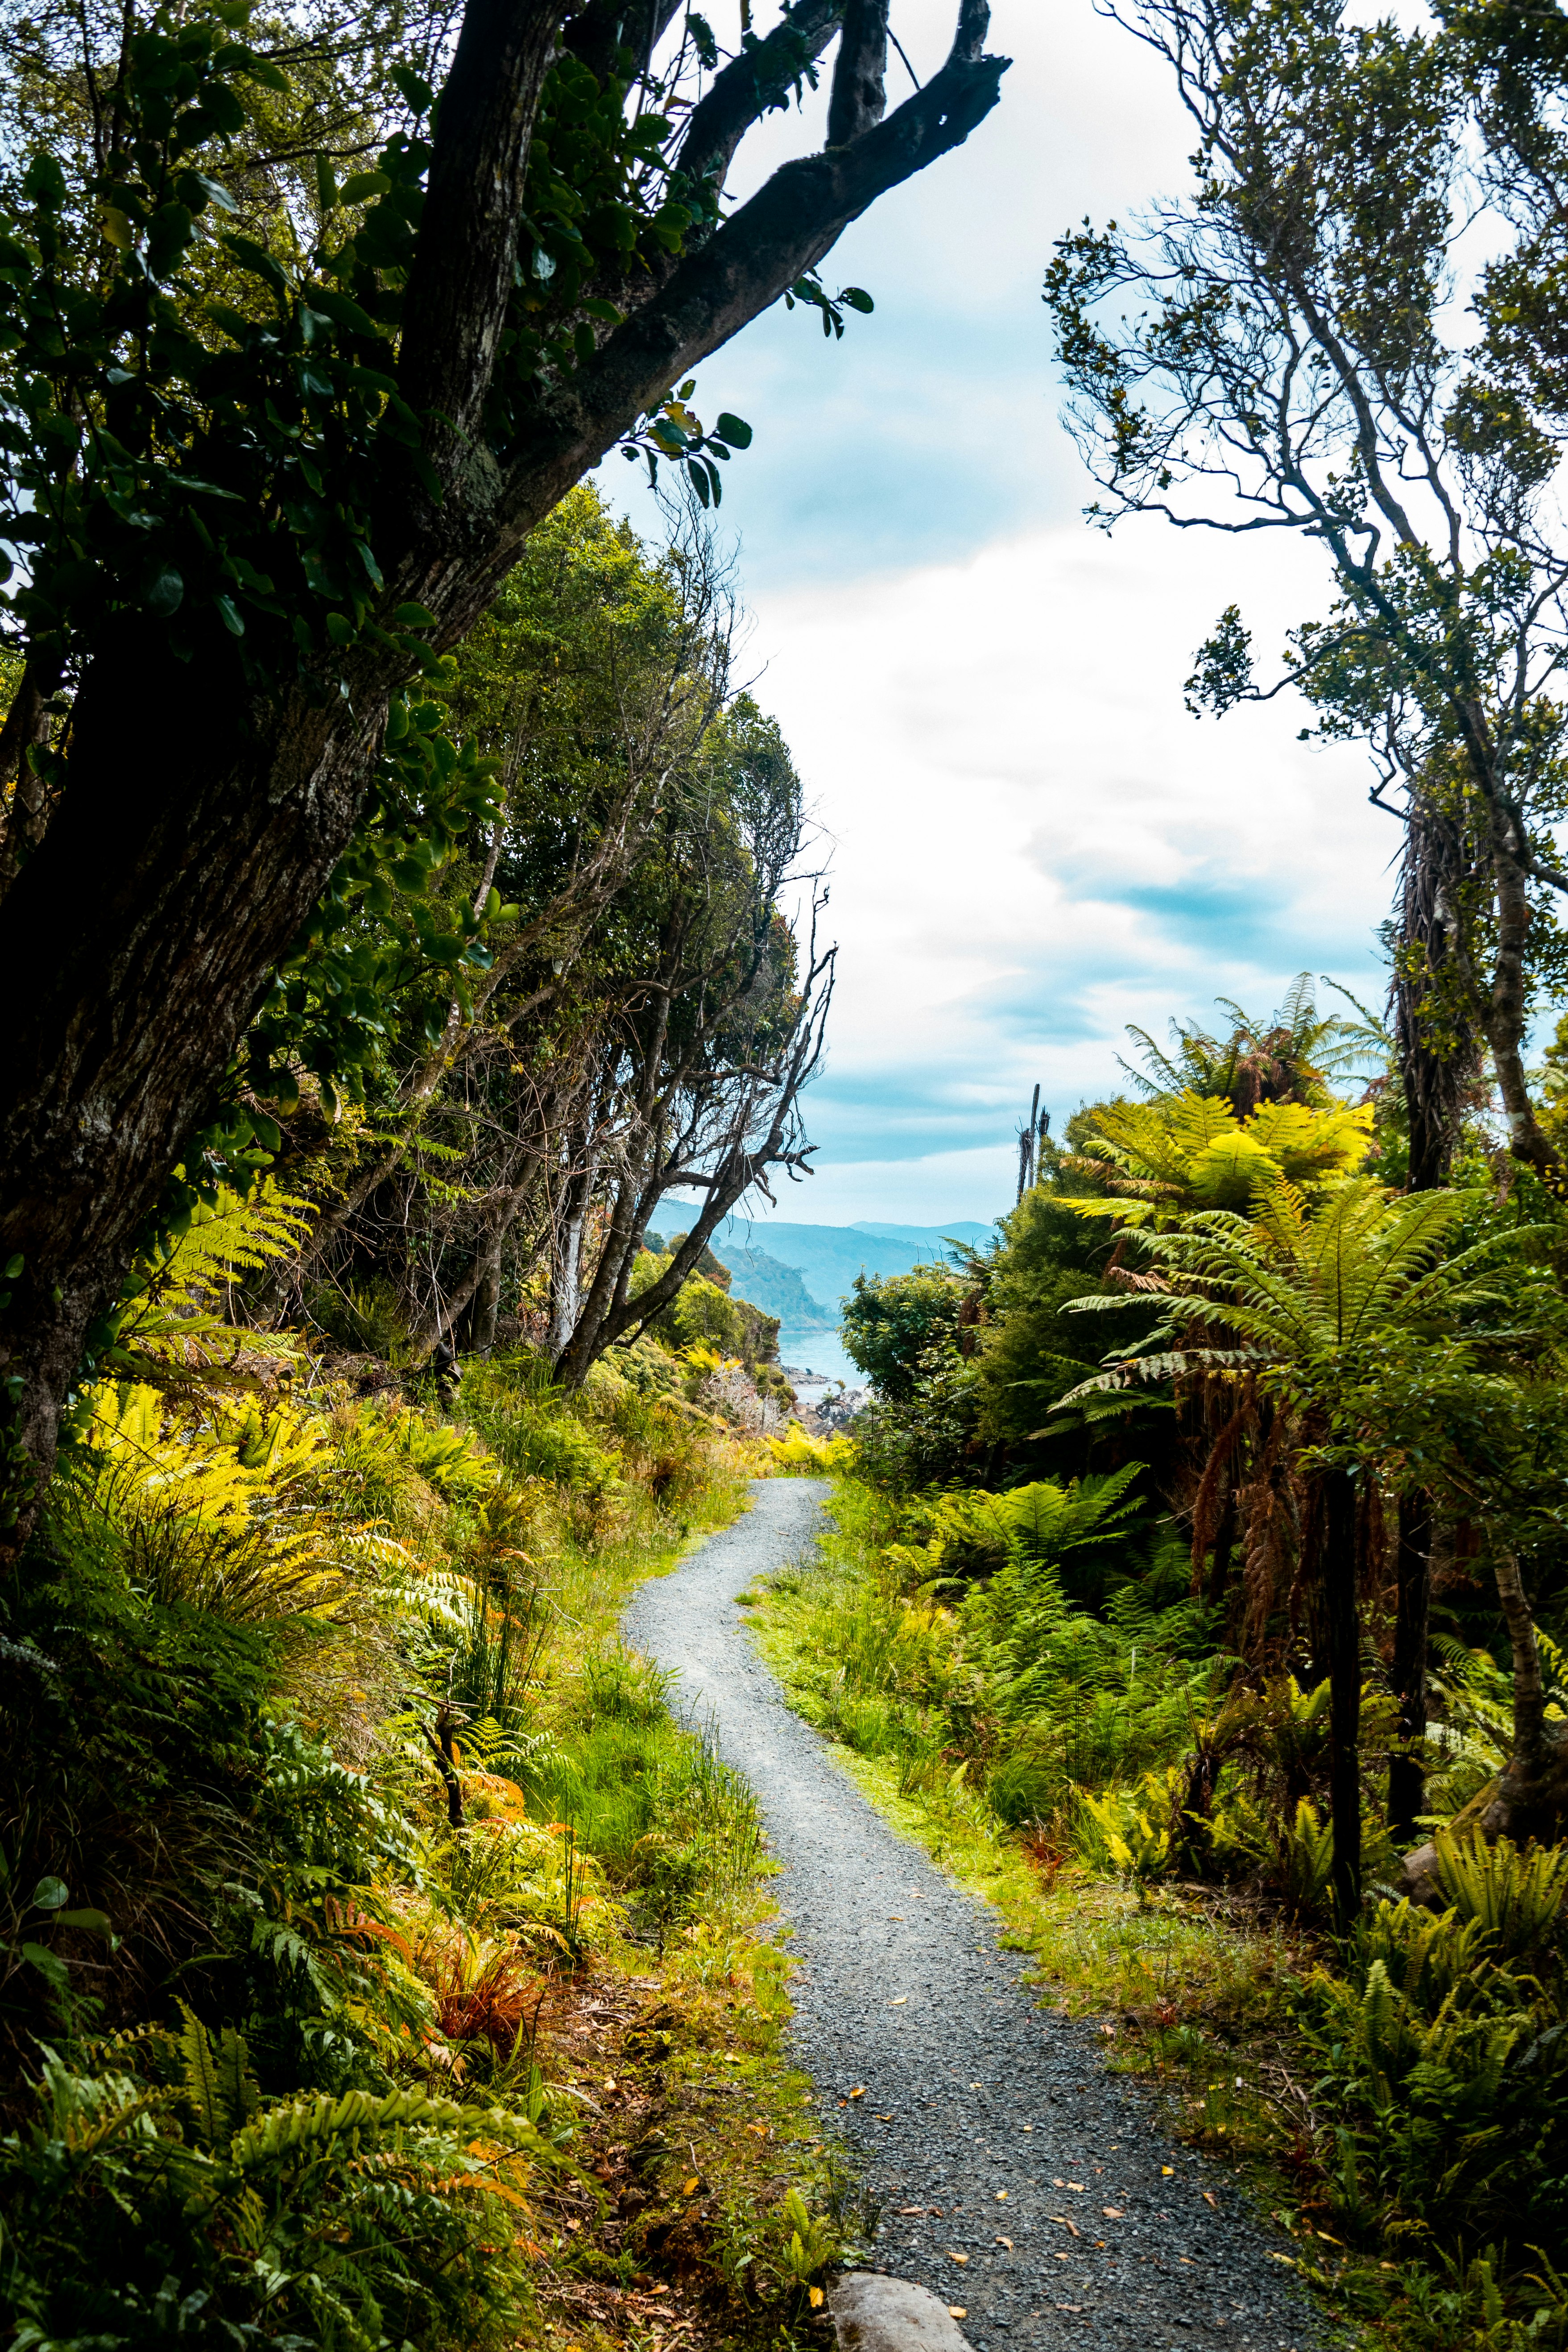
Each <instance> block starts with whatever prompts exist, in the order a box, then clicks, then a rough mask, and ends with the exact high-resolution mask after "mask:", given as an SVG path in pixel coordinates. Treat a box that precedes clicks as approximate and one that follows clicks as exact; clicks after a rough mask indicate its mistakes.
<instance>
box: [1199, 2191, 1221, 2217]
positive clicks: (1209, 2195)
mask: <svg viewBox="0 0 1568 2352" xmlns="http://www.w3.org/2000/svg"><path fill="white" fill-rule="evenodd" d="M1203 2194H1204V2202H1205V2204H1206V2205H1212V2206H1213V2207H1214V2210H1215V2212H1216V2213H1217V2212H1218V2211H1219V2199H1218V2198H1217V2197H1216V2196H1215V2193H1214V2190H1213V2189H1205V2190H1204V2192H1203Z"/></svg>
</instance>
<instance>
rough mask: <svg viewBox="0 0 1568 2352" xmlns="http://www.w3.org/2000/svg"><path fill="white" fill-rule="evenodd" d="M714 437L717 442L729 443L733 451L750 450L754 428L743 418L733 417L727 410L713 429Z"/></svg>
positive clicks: (722, 413)
mask: <svg viewBox="0 0 1568 2352" xmlns="http://www.w3.org/2000/svg"><path fill="white" fill-rule="evenodd" d="M713 437H714V439H715V440H716V441H727V442H728V443H729V445H730V446H731V449H749V448H750V447H751V446H752V428H751V426H750V425H748V424H747V422H746V420H745V418H744V417H743V416H731V414H730V412H729V410H728V409H727V408H726V409H724V410H723V411H722V412H721V415H720V418H719V422H718V424H717V425H715V426H714V427H713Z"/></svg>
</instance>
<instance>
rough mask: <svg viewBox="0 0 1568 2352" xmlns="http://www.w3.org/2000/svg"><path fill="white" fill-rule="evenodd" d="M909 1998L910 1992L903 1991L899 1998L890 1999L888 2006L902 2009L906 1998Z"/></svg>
mask: <svg viewBox="0 0 1568 2352" xmlns="http://www.w3.org/2000/svg"><path fill="white" fill-rule="evenodd" d="M908 1999H909V1994H908V1993H907V1992H901V1993H900V1995H899V1997H898V1999H897V2000H890V2001H889V2003H888V2007H889V2009H902V2007H903V2005H904V2003H905V2001H906V2000H908Z"/></svg>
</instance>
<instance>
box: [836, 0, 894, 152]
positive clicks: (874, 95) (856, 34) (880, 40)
mask: <svg viewBox="0 0 1568 2352" xmlns="http://www.w3.org/2000/svg"><path fill="white" fill-rule="evenodd" d="M887 110H888V0H848V5H847V7H846V9H845V11H844V31H843V33H842V35H841V36H840V38H839V43H838V56H837V59H836V60H835V63H834V68H833V90H832V94H831V96H830V97H829V99H828V101H827V144H828V145H829V147H848V146H850V145H852V144H853V142H855V141H856V140H857V139H859V138H861V137H863V136H864V134H865V133H866V132H867V131H871V130H874V129H875V127H876V125H877V124H878V123H879V122H880V121H881V120H882V117H883V115H884V114H885V113H886V112H887Z"/></svg>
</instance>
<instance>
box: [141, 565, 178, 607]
mask: <svg viewBox="0 0 1568 2352" xmlns="http://www.w3.org/2000/svg"><path fill="white" fill-rule="evenodd" d="M184 593H185V583H184V574H183V573H181V572H177V571H176V570H175V568H174V565H173V564H172V563H160V564H158V565H157V566H156V567H155V568H154V569H153V571H152V572H149V573H148V575H147V578H146V582H145V584H144V586H143V587H142V603H143V604H145V605H146V607H147V610H148V611H149V612H150V613H152V614H153V615H154V616H155V617H156V618H157V619H158V620H160V621H166V620H167V619H168V617H169V615H170V614H171V613H177V612H178V611H179V609H180V606H181V604H182V603H183V602H184Z"/></svg>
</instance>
